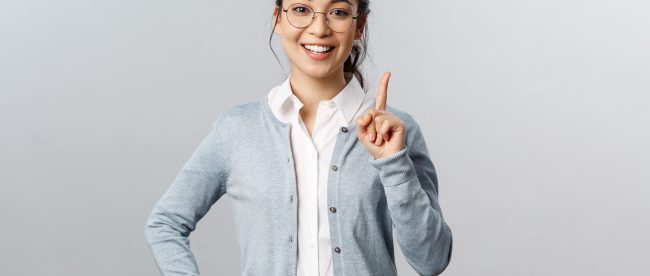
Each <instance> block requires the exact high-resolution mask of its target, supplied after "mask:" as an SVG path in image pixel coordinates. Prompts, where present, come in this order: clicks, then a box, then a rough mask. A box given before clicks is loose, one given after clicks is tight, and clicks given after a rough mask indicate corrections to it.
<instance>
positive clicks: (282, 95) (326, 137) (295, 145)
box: [268, 78, 374, 276]
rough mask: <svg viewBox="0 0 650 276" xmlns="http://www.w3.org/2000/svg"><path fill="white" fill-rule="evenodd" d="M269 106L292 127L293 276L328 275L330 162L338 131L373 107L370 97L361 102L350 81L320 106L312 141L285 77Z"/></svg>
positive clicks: (356, 84)
mask: <svg viewBox="0 0 650 276" xmlns="http://www.w3.org/2000/svg"><path fill="white" fill-rule="evenodd" d="M268 102H269V106H270V107H271V110H272V112H273V114H274V115H275V116H276V117H277V118H278V119H279V120H281V121H283V122H285V123H291V150H292V152H293V158H294V164H295V170H296V181H297V182H296V183H297V185H298V187H297V191H298V237H297V241H298V257H297V258H298V259H297V260H296V261H297V275H298V276H306V275H320V276H332V275H333V271H334V268H333V267H332V251H333V248H332V245H331V243H330V230H329V221H328V214H327V212H329V207H330V206H327V178H328V177H327V176H328V170H329V169H330V161H331V157H332V154H333V151H334V145H335V143H336V137H337V135H338V132H339V131H341V129H342V127H348V126H349V125H350V124H356V119H357V118H358V116H361V115H363V114H365V112H366V110H367V109H368V108H371V107H372V106H373V104H374V97H370V96H368V97H366V93H365V92H364V91H363V89H362V88H361V86H360V84H359V82H358V81H357V79H356V78H352V79H351V80H350V81H349V82H348V84H347V85H346V86H345V87H344V88H343V90H341V91H340V92H339V93H338V94H337V95H336V96H335V97H334V98H332V99H330V100H323V101H321V102H320V103H319V105H318V110H317V113H316V120H315V122H314V126H313V130H312V135H311V136H310V135H309V131H308V130H307V127H306V126H305V123H304V121H303V120H302V117H301V116H300V113H299V111H300V108H302V107H303V103H302V102H301V101H300V100H299V99H298V97H296V95H294V94H293V91H292V90H291V85H290V81H289V78H287V79H286V80H285V81H284V82H283V83H282V84H281V85H279V86H276V87H275V88H273V89H271V91H270V92H269V94H268Z"/></svg>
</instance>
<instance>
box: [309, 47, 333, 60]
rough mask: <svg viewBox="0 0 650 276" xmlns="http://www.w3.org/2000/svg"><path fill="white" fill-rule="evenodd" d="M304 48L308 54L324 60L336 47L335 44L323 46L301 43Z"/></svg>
mask: <svg viewBox="0 0 650 276" xmlns="http://www.w3.org/2000/svg"><path fill="white" fill-rule="evenodd" d="M301 45H302V48H303V49H305V52H306V53H307V55H309V56H310V57H311V58H313V59H315V60H323V59H325V58H327V57H328V56H330V53H332V50H334V48H335V47H333V46H321V45H312V44H301Z"/></svg>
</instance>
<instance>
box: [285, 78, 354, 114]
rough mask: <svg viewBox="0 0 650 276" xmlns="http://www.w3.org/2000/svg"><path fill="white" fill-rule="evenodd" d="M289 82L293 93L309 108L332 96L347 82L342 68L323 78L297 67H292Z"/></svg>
mask: <svg viewBox="0 0 650 276" xmlns="http://www.w3.org/2000/svg"><path fill="white" fill-rule="evenodd" d="M289 82H290V84H291V90H292V91H293V94H294V95H296V97H298V99H300V101H301V102H302V103H303V105H304V106H305V107H307V109H310V110H311V109H313V108H315V107H317V106H318V103H319V102H320V101H322V100H330V99H332V98H334V97H335V96H336V95H338V93H339V92H341V90H343V88H344V87H345V85H346V84H347V82H346V80H345V75H344V74H343V70H340V71H339V72H337V73H335V74H331V75H329V76H327V77H325V78H313V77H311V76H308V75H306V74H304V73H303V72H302V71H300V69H297V68H292V70H291V74H290V76H289Z"/></svg>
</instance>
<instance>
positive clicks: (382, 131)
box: [357, 72, 406, 160]
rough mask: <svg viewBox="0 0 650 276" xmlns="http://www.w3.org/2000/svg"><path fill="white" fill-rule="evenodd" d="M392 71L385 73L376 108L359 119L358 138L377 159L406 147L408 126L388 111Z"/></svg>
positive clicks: (378, 91) (378, 90) (380, 85)
mask: <svg viewBox="0 0 650 276" xmlns="http://www.w3.org/2000/svg"><path fill="white" fill-rule="evenodd" d="M389 78H390V72H386V73H384V76H383V77H382V79H381V83H380V84H379V88H378V89H377V98H376V105H375V108H371V109H369V110H368V113H366V115H365V116H363V117H361V118H359V119H358V120H357V130H358V131H357V138H359V140H360V141H361V143H363V145H364V146H365V147H366V149H367V150H368V152H370V154H372V156H373V157H374V158H375V160H376V159H381V158H384V157H388V156H390V155H392V154H394V153H396V152H398V151H400V150H402V149H404V147H405V141H404V139H405V137H406V135H405V133H406V127H405V125H404V122H402V120H400V119H399V118H398V117H397V116H396V115H395V114H393V113H390V112H387V111H386V98H387V96H388V79H389Z"/></svg>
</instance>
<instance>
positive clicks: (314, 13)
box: [282, 3, 359, 33]
mask: <svg viewBox="0 0 650 276" xmlns="http://www.w3.org/2000/svg"><path fill="white" fill-rule="evenodd" d="M296 5H301V6H307V7H309V9H311V11H312V13H311V22H309V24H307V26H304V27H296V26H295V25H293V23H291V20H289V15H288V12H289V9H290V8H291V7H293V6H296ZM335 9H336V8H334V9H331V10H335ZM331 10H329V11H331ZM282 11H283V12H284V13H285V15H286V16H287V22H289V24H291V26H293V27H294V28H297V29H305V28H307V27H309V26H311V24H314V21H315V20H316V14H317V13H322V14H323V16H325V22H327V27H328V28H330V30H332V31H333V32H335V33H344V32H345V31H341V32H339V31H335V30H334V29H332V27H331V26H330V21H329V19H328V18H327V13H324V12H317V11H315V10H314V8H312V7H311V6H309V5H306V4H302V3H294V4H291V5H289V7H287V8H286V9H283V10H282ZM329 11H328V12H329ZM358 17H359V13H357V16H353V17H352V22H354V20H356V19H357V18H358ZM350 25H352V23H350ZM349 27H350V26H348V28H349Z"/></svg>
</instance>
